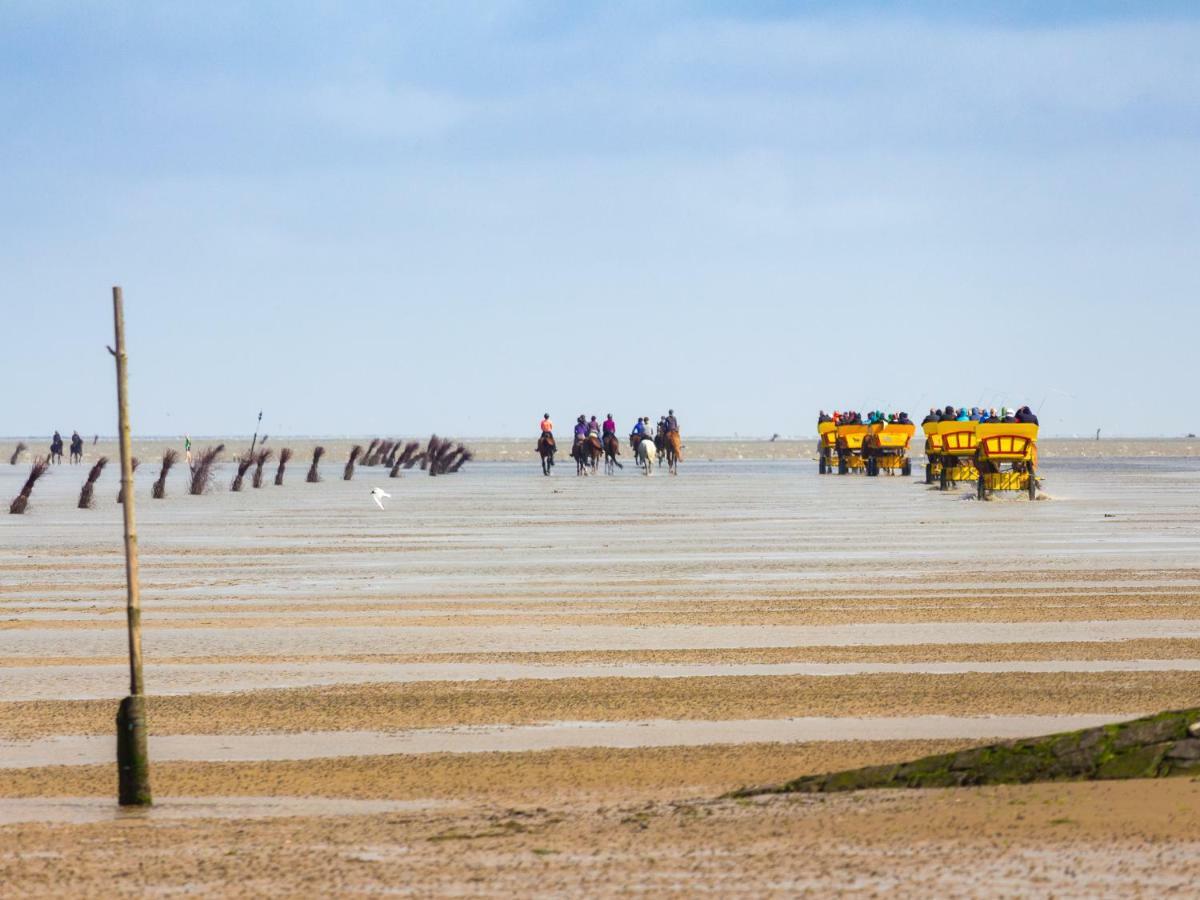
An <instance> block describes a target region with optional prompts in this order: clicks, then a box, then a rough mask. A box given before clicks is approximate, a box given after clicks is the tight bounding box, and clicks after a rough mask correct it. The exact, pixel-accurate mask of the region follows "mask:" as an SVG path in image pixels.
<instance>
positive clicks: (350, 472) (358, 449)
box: [342, 444, 363, 481]
mask: <svg viewBox="0 0 1200 900" xmlns="http://www.w3.org/2000/svg"><path fill="white" fill-rule="evenodd" d="M362 452H363V448H362V444H355V445H354V446H353V447H351V448H350V458H349V459H348V460H346V468H345V469H343V470H342V478H343V480H345V481H349V480H350V479H352V478H353V477H354V464H355V463H356V462H358V458H359V457H360V456H362Z"/></svg>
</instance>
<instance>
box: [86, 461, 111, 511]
mask: <svg viewBox="0 0 1200 900" xmlns="http://www.w3.org/2000/svg"><path fill="white" fill-rule="evenodd" d="M107 465H108V457H107V456H102V457H100V458H99V459H98V460H96V462H95V464H94V465H93V466H92V469H91V471H90V472H88V477H87V481H85V482H84V483H83V487H82V488H80V489H79V508H80V509H91V508H92V507H93V506H94V505H95V503H94V501H93V499H92V491H93V490H94V488H95V485H96V479H97V478H99V477H100V473H101V472H103V471H104V467H105V466H107Z"/></svg>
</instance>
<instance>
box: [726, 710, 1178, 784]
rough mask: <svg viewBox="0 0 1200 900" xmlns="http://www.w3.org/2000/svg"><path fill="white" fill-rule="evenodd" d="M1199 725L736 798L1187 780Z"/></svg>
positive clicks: (955, 758)
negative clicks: (1094, 781) (1116, 780)
mask: <svg viewBox="0 0 1200 900" xmlns="http://www.w3.org/2000/svg"><path fill="white" fill-rule="evenodd" d="M1198 721H1200V709H1185V710H1180V711H1177V712H1164V713H1158V714H1157V715H1153V716H1147V717H1145V718H1142V719H1134V720H1133V721H1130V722H1119V723H1116V724H1113V725H1103V726H1101V727H1099V728H1087V729H1083V730H1081V731H1069V732H1062V733H1059V734H1051V735H1046V736H1045V737H1040V738H1026V739H1021V740H1016V741H1004V742H1002V743H998V744H988V745H986V746H982V747H972V748H970V749H968V750H961V751H959V752H957V753H941V754H938V755H936V756H925V757H922V758H921V759H915V760H912V761H910V762H905V763H899V764H893V765H881V766H868V767H866V768H861V769H848V770H846V771H844V772H832V773H828V774H824V775H807V776H804V777H803V778H797V779H794V780H793V781H789V782H785V783H783V784H778V785H765V786H761V787H752V788H743V789H741V790H738V791H734V792H733V793H732V794H731V795H730V796H735V797H748V796H753V795H756V794H766V793H831V792H834V791H855V790H861V789H863V788H885V787H892V788H899V787H908V788H919V787H954V786H957V785H985V784H1022V783H1028V782H1033V781H1081V780H1090V779H1114V778H1156V777H1161V776H1165V775H1172V774H1182V773H1184V772H1189V771H1195V770H1196V769H1200V736H1197V735H1196V734H1195V731H1196V730H1195V727H1194V726H1195V724H1196V723H1197V722H1198ZM1189 735H1191V736H1189Z"/></svg>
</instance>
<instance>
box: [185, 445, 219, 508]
mask: <svg viewBox="0 0 1200 900" xmlns="http://www.w3.org/2000/svg"><path fill="white" fill-rule="evenodd" d="M224 451H225V445H224V444H217V446H215V447H206V448H205V449H204V451H203V452H202V453H200V454H199V455H197V456H194V457H193V458H192V459H193V462H192V465H191V472H192V483H191V485H190V486H189V487H188V493H190V494H192V495H195V496H198V495H200V494H203V493H204V492H205V491H207V490H208V489H209V488H210V487H212V480H213V466H215V465H216V464H217V459H218V457H220V455H221V454H222V453H223V452H224Z"/></svg>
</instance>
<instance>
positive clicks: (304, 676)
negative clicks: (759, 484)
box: [0, 659, 1200, 701]
mask: <svg viewBox="0 0 1200 900" xmlns="http://www.w3.org/2000/svg"><path fill="white" fill-rule="evenodd" d="M967 672H983V673H993V674H999V673H1004V672H1200V659H1127V660H1027V661H1025V660H1023V661H1019V662H919V663H872V662H850V663H761V664H744V665H736V664H727V665H726V664H720V665H718V664H713V665H685V664H679V663H658V664H646V663H618V664H613V665H602V664H595V663H580V664H575V665H548V664H526V665H521V664H514V663H497V664H481V663H403V664H397V663H330V662H314V663H287V664H284V663H253V664H240V665H239V664H208V663H193V664H190V665H177V664H162V665H150V666H149V667H147V669H146V678H147V680H148V682H149V683H150V684H152V685H153V686H154V693H155V694H156V695H159V696H171V695H175V696H178V695H186V694H225V693H234V692H237V691H247V690H264V689H273V688H297V687H319V686H330V685H335V684H404V683H413V682H423V681H482V680H488V681H496V680H500V681H511V680H514V679H542V680H553V679H561V678H716V677H753V676H759V677H772V676H781V675H805V676H812V677H834V676H839V675H870V674H909V675H916V674H924V675H960V674H963V673H967ZM127 673H128V668H127V667H126V666H122V665H107V666H97V665H79V666H3V667H0V697H4V699H5V700H10V701H18V700H105V699H110V700H118V699H120V698H121V697H122V696H124V694H125V684H124V680H123V679H124V678H125V677H126V676H127Z"/></svg>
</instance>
